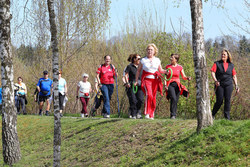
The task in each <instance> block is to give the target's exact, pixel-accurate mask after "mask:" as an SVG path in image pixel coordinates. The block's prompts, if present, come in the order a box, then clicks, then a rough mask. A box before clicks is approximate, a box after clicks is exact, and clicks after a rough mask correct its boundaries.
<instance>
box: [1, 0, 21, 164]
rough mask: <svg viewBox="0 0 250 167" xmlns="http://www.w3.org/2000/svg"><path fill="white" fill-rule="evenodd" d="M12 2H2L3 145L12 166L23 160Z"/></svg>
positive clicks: (6, 157)
mask: <svg viewBox="0 0 250 167" xmlns="http://www.w3.org/2000/svg"><path fill="white" fill-rule="evenodd" d="M11 17H12V16H11V14H10V0H0V55H1V72H2V88H3V89H2V90H3V92H2V97H3V102H2V103H3V105H2V145H3V159H4V162H5V163H6V164H8V165H12V164H14V163H16V162H17V161H19V160H20V159H21V152H20V144H19V140H18V135H17V115H16V108H15V103H14V82H13V62H12V59H13V58H12V50H11V38H10V20H11Z"/></svg>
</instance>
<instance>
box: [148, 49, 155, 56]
mask: <svg viewBox="0 0 250 167" xmlns="http://www.w3.org/2000/svg"><path fill="white" fill-rule="evenodd" d="M147 54H148V57H152V56H154V55H155V49H154V47H152V46H149V47H148V49H147Z"/></svg>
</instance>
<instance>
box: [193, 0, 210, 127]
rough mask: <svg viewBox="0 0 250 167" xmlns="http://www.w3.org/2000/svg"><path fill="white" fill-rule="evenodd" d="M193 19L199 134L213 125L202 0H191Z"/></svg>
mask: <svg viewBox="0 0 250 167" xmlns="http://www.w3.org/2000/svg"><path fill="white" fill-rule="evenodd" d="M190 8H191V19H192V44H193V59H194V68H195V76H196V87H197V90H196V109H197V119H198V125H197V132H199V131H200V130H201V129H202V128H204V127H207V126H209V125H212V124H213V119H212V114H211V108H210V96H209V85H208V76H207V75H208V73H207V63H206V57H205V42H204V27H203V15H202V0H190Z"/></svg>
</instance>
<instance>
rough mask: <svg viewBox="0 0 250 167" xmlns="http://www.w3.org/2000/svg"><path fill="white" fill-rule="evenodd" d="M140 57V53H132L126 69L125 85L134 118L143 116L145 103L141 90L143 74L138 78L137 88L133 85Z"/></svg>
mask: <svg viewBox="0 0 250 167" xmlns="http://www.w3.org/2000/svg"><path fill="white" fill-rule="evenodd" d="M140 59H141V56H140V55H138V54H131V55H130V56H129V58H128V61H129V62H131V63H130V64H129V65H128V66H127V67H126V69H125V86H126V89H127V96H128V99H129V104H130V107H129V111H130V112H131V118H133V119H136V118H137V119H140V118H142V116H141V111H140V109H141V106H142V103H143V98H144V96H143V92H142V90H141V82H140V80H141V75H140V76H139V78H138V84H137V88H134V86H133V84H134V82H135V77H136V73H137V68H138V65H139V63H140Z"/></svg>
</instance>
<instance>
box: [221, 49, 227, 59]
mask: <svg viewBox="0 0 250 167" xmlns="http://www.w3.org/2000/svg"><path fill="white" fill-rule="evenodd" d="M227 59H228V55H227V52H225V51H223V52H222V53H221V60H222V61H224V62H226V61H227Z"/></svg>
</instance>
